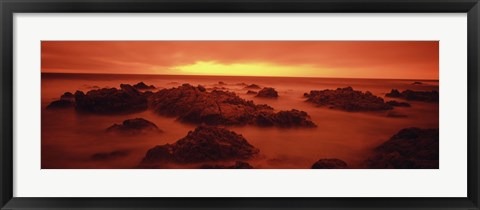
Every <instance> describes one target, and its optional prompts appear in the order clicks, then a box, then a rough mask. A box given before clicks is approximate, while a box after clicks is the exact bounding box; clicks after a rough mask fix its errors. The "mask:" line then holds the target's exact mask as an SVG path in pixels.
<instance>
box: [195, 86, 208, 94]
mask: <svg viewBox="0 0 480 210" xmlns="http://www.w3.org/2000/svg"><path fill="white" fill-rule="evenodd" d="M197 89H198V90H199V91H200V92H205V91H207V89H205V87H203V86H201V85H198V86H197Z"/></svg>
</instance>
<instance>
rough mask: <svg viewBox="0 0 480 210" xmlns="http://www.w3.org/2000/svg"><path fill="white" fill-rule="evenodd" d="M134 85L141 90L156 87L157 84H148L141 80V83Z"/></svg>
mask: <svg viewBox="0 0 480 210" xmlns="http://www.w3.org/2000/svg"><path fill="white" fill-rule="evenodd" d="M133 87H134V88H137V89H139V90H149V89H155V86H153V85H147V84H145V83H143V82H139V83H137V84H135V85H133Z"/></svg>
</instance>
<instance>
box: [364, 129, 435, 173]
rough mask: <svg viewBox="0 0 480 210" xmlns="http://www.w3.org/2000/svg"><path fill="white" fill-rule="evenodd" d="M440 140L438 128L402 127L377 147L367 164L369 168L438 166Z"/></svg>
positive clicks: (430, 167)
mask: <svg viewBox="0 0 480 210" xmlns="http://www.w3.org/2000/svg"><path fill="white" fill-rule="evenodd" d="M438 140H439V133H438V129H420V128H406V129H402V130H401V131H399V132H398V133H397V134H395V135H394V136H392V137H391V138H390V139H389V140H388V141H386V142H384V143H383V144H381V145H380V146H378V147H377V148H375V150H374V154H373V155H372V156H371V157H370V158H368V159H367V160H366V161H365V165H366V167H367V168H401V169H434V168H438V167H439V165H438V163H439V162H438V160H439V143H438Z"/></svg>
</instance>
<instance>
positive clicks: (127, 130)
mask: <svg viewBox="0 0 480 210" xmlns="http://www.w3.org/2000/svg"><path fill="white" fill-rule="evenodd" d="M107 132H114V133H121V134H129V135H137V134H141V133H149V132H162V131H161V130H160V129H159V128H158V127H157V126H156V125H155V124H154V123H152V122H150V121H148V120H145V119H143V118H135V119H128V120H125V121H123V123H122V124H120V125H119V124H114V125H112V126H110V127H109V128H107Z"/></svg>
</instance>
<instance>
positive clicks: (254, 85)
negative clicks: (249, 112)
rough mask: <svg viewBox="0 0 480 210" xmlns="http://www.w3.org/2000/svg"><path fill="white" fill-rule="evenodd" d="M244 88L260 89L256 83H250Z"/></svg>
mask: <svg viewBox="0 0 480 210" xmlns="http://www.w3.org/2000/svg"><path fill="white" fill-rule="evenodd" d="M245 88H246V89H260V86H259V85H256V84H251V85H247V86H245Z"/></svg>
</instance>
